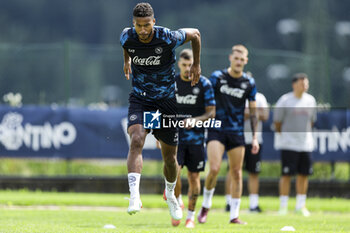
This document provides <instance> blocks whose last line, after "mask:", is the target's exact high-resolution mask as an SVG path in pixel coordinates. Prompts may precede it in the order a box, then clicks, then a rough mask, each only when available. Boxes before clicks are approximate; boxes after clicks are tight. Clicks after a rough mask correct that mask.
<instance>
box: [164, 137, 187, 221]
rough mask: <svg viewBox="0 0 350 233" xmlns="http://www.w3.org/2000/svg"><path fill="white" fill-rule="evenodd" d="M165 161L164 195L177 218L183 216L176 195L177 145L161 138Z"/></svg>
mask: <svg viewBox="0 0 350 233" xmlns="http://www.w3.org/2000/svg"><path fill="white" fill-rule="evenodd" d="M160 144H161V150H162V156H163V161H164V167H163V173H164V176H165V192H164V194H165V195H164V197H165V200H166V202H167V204H168V207H169V211H170V215H171V217H172V218H173V219H175V220H180V219H181V218H182V210H181V207H180V205H179V203H178V202H177V200H176V197H175V192H174V190H175V186H176V178H177V176H178V163H177V160H176V153H177V146H172V145H169V144H166V143H164V142H163V141H161V140H160Z"/></svg>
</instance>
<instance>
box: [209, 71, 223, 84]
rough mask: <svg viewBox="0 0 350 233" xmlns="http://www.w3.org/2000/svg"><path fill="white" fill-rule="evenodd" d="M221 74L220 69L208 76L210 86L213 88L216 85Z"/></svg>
mask: <svg viewBox="0 0 350 233" xmlns="http://www.w3.org/2000/svg"><path fill="white" fill-rule="evenodd" d="M220 75H221V71H220V70H217V71H214V72H213V73H212V74H211V76H210V78H209V81H210V82H211V85H212V87H213V88H214V89H215V87H216V83H217V81H218V77H219V76H220Z"/></svg>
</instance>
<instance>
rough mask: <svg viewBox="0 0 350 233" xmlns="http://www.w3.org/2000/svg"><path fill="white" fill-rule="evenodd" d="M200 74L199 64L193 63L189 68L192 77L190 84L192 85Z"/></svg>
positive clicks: (196, 81)
mask: <svg viewBox="0 0 350 233" xmlns="http://www.w3.org/2000/svg"><path fill="white" fill-rule="evenodd" d="M200 75H201V66H200V65H199V64H198V65H196V64H193V65H192V66H191V70H190V76H191V78H192V81H191V86H194V85H196V84H197V83H198V81H199V76H200Z"/></svg>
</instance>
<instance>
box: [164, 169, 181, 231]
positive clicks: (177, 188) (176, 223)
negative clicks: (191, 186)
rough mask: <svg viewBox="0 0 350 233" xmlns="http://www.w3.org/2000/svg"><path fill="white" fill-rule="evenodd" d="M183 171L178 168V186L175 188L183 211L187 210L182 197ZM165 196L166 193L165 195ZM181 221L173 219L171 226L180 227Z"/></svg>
mask: <svg viewBox="0 0 350 233" xmlns="http://www.w3.org/2000/svg"><path fill="white" fill-rule="evenodd" d="M181 170H182V168H181V167H180V166H179V168H178V175H177V180H176V186H175V190H174V192H175V197H176V200H177V202H178V203H179V205H180V207H181V209H182V210H183V209H184V208H185V206H184V203H183V201H182V196H181V188H182V183H181ZM164 195H165V193H164ZM180 222H181V221H180V220H175V219H173V218H171V225H173V226H174V227H176V226H178V225H180Z"/></svg>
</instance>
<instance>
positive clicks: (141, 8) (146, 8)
mask: <svg viewBox="0 0 350 233" xmlns="http://www.w3.org/2000/svg"><path fill="white" fill-rule="evenodd" d="M132 15H133V16H134V17H149V16H154V12H153V8H152V6H151V4H149V3H148V2H141V3H138V4H137V5H136V6H135V7H134V11H133V13H132Z"/></svg>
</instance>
